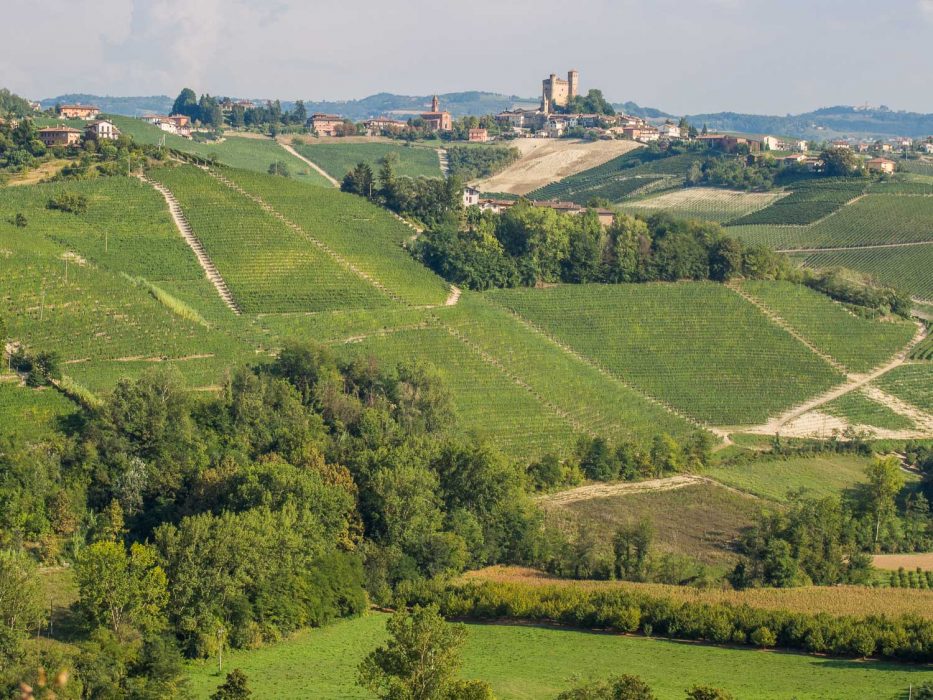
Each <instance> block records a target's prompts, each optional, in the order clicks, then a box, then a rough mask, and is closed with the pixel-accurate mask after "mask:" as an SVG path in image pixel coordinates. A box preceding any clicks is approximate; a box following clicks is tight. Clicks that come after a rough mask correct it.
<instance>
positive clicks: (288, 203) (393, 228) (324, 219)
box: [224, 170, 449, 305]
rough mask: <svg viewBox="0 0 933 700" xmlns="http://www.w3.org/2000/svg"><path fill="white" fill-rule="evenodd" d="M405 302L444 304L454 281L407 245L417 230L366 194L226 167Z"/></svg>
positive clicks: (247, 186)
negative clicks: (424, 262) (446, 279)
mask: <svg viewBox="0 0 933 700" xmlns="http://www.w3.org/2000/svg"><path fill="white" fill-rule="evenodd" d="M224 174H225V175H226V176H227V177H229V178H231V179H233V180H234V181H236V182H237V183H238V184H239V185H240V186H241V187H243V188H244V189H246V190H248V191H249V192H253V193H255V194H257V195H259V196H260V197H262V199H263V200H264V201H265V202H267V203H268V204H270V205H272V207H274V208H275V209H276V210H277V211H278V212H280V213H281V214H284V215H285V216H286V217H288V218H289V219H290V220H291V221H293V222H294V223H297V224H298V225H299V226H301V227H302V228H303V229H304V231H305V232H307V233H308V234H309V235H311V236H313V237H314V238H316V239H317V240H319V241H322V242H324V243H326V244H327V245H328V246H330V248H331V249H333V250H334V251H336V252H337V253H339V254H340V255H341V256H343V257H344V258H345V259H346V260H348V261H350V262H351V263H352V264H353V265H354V266H355V267H357V268H358V269H360V270H362V271H363V272H365V273H366V274H368V275H370V276H371V277H373V278H374V279H376V280H378V281H379V282H380V283H382V284H383V285H384V286H385V287H386V288H387V289H389V290H390V291H391V292H392V293H394V294H395V295H396V296H397V297H399V298H400V299H401V300H402V301H403V302H405V303H408V304H412V305H429V304H442V303H443V302H444V300H445V299H446V298H447V294H448V292H449V287H448V285H447V283H446V282H444V280H443V279H441V278H440V277H438V276H437V275H435V274H434V273H433V272H431V271H430V270H428V269H427V268H426V267H424V265H422V264H420V263H419V262H417V261H416V260H415V259H414V258H412V256H411V255H410V254H409V253H408V251H407V250H405V249H404V248H403V247H402V246H403V244H404V243H405V242H406V241H407V240H408V239H410V238H411V237H412V236H413V235H414V231H412V229H410V228H409V227H408V226H406V225H405V224H403V223H402V222H401V221H399V220H398V219H396V218H394V217H392V216H391V215H389V214H388V213H387V212H386V211H385V210H384V209H382V208H380V207H377V206H376V205H374V204H371V203H370V202H367V201H366V200H365V199H363V198H362V197H356V196H354V195H350V194H345V193H343V192H338V191H336V190H334V189H327V190H325V189H321V188H317V187H309V186H307V185H305V184H302V183H299V182H292V181H289V180H282V178H276V177H273V176H269V175H254V174H252V173H247V172H244V171H242V170H239V171H230V172H226V171H225V173H224Z"/></svg>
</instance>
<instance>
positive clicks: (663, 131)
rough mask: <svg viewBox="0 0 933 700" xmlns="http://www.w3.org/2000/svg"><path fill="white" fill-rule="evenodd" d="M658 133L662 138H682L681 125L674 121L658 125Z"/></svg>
mask: <svg viewBox="0 0 933 700" xmlns="http://www.w3.org/2000/svg"><path fill="white" fill-rule="evenodd" d="M658 134H659V135H660V137H661V138H666V139H679V138H681V133H680V127H679V126H677V125H676V124H675V123H674V122H664V123H663V124H662V125H661V126H659V127H658Z"/></svg>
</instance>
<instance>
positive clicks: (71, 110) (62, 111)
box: [58, 105, 100, 119]
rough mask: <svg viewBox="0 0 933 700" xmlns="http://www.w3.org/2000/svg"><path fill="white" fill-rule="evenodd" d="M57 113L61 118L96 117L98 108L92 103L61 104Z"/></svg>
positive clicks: (98, 111) (98, 112)
mask: <svg viewBox="0 0 933 700" xmlns="http://www.w3.org/2000/svg"><path fill="white" fill-rule="evenodd" d="M58 114H59V116H60V117H62V118H63V119H96V118H97V115H98V114H100V108H99V107H94V106H92V105H61V106H60V107H59V108H58Z"/></svg>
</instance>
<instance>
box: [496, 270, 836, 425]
mask: <svg viewBox="0 0 933 700" xmlns="http://www.w3.org/2000/svg"><path fill="white" fill-rule="evenodd" d="M490 296H491V297H492V298H493V299H494V300H496V301H497V302H499V303H501V304H502V305H503V306H506V307H508V308H510V309H512V310H513V311H515V312H516V313H518V314H519V315H521V316H524V317H525V318H527V319H528V320H529V321H530V322H531V323H533V324H535V325H536V326H538V327H539V328H541V329H542V330H543V331H545V332H547V333H548V334H549V335H551V336H553V337H554V338H556V339H557V340H559V341H560V342H562V343H565V344H566V345H568V346H570V347H571V348H573V349H574V350H575V351H577V352H579V353H580V354H581V355H583V356H585V357H587V358H589V359H590V360H591V361H592V362H594V363H595V364H597V365H599V366H600V367H602V368H604V369H605V370H606V371H608V372H610V373H611V374H613V375H615V376H617V377H618V378H619V379H621V380H622V381H623V382H625V383H627V384H630V385H632V386H634V387H636V388H638V389H640V390H641V391H644V392H645V393H647V394H649V395H651V396H653V397H655V398H657V399H660V400H662V401H664V402H666V403H668V404H670V405H672V406H674V407H676V408H678V409H679V410H681V411H683V412H684V413H686V414H688V415H691V416H693V417H695V418H696V419H698V420H701V421H704V422H707V423H711V424H714V425H741V424H752V423H758V422H762V421H764V420H765V419H766V418H767V417H768V416H769V415H770V414H772V413H775V412H777V411H780V410H781V409H783V408H787V407H788V406H791V405H794V404H796V403H798V402H800V401H801V400H802V399H804V398H806V397H807V396H811V395H813V394H815V393H817V392H819V391H822V390H824V389H826V388H828V387H829V386H831V385H832V384H834V383H836V382H838V381H839V380H840V379H841V375H840V374H839V372H837V371H836V370H834V369H833V368H832V367H831V366H829V365H828V364H827V363H826V362H824V361H823V360H822V359H821V358H819V357H818V356H816V355H815V354H813V353H812V352H811V351H810V350H808V349H807V348H806V347H805V346H804V345H803V344H801V343H799V342H798V341H797V340H795V339H794V338H792V337H791V336H790V335H788V334H787V333H786V332H785V331H784V330H783V329H780V328H778V327H777V326H776V325H774V324H773V323H772V322H771V321H770V320H768V319H767V318H766V317H765V316H764V315H763V314H762V313H761V312H760V311H758V309H756V308H755V307H754V306H753V305H752V304H750V303H749V302H747V301H746V300H744V299H742V298H741V297H740V296H738V295H737V294H735V292H733V291H732V290H730V289H728V288H726V287H724V286H722V285H719V284H711V283H691V284H684V283H677V284H637V285H605V286H603V285H566V286H559V287H554V288H550V289H515V290H499V291H495V292H492V293H491V294H490Z"/></svg>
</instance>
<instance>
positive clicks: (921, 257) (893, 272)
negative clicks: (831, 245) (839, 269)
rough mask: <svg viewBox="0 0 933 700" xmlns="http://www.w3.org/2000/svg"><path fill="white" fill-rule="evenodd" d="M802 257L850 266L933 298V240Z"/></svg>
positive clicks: (822, 263)
mask: <svg viewBox="0 0 933 700" xmlns="http://www.w3.org/2000/svg"><path fill="white" fill-rule="evenodd" d="M802 258H803V261H804V263H805V264H806V265H807V266H808V267H832V266H836V265H839V266H843V267H848V268H851V269H853V270H859V271H860V272H865V273H867V274H869V275H872V276H873V277H876V278H877V279H878V280H880V281H881V282H884V283H885V284H890V285H894V286H896V287H899V288H901V289H905V290H907V291H908V292H910V293H911V294H913V295H914V296H916V297H919V298H920V299H926V300H930V301H933V275H931V274H930V270H933V244H929V245H917V246H905V247H902V248H869V249H864V250H836V251H825V252H816V253H807V254H806V255H804V256H802Z"/></svg>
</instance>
